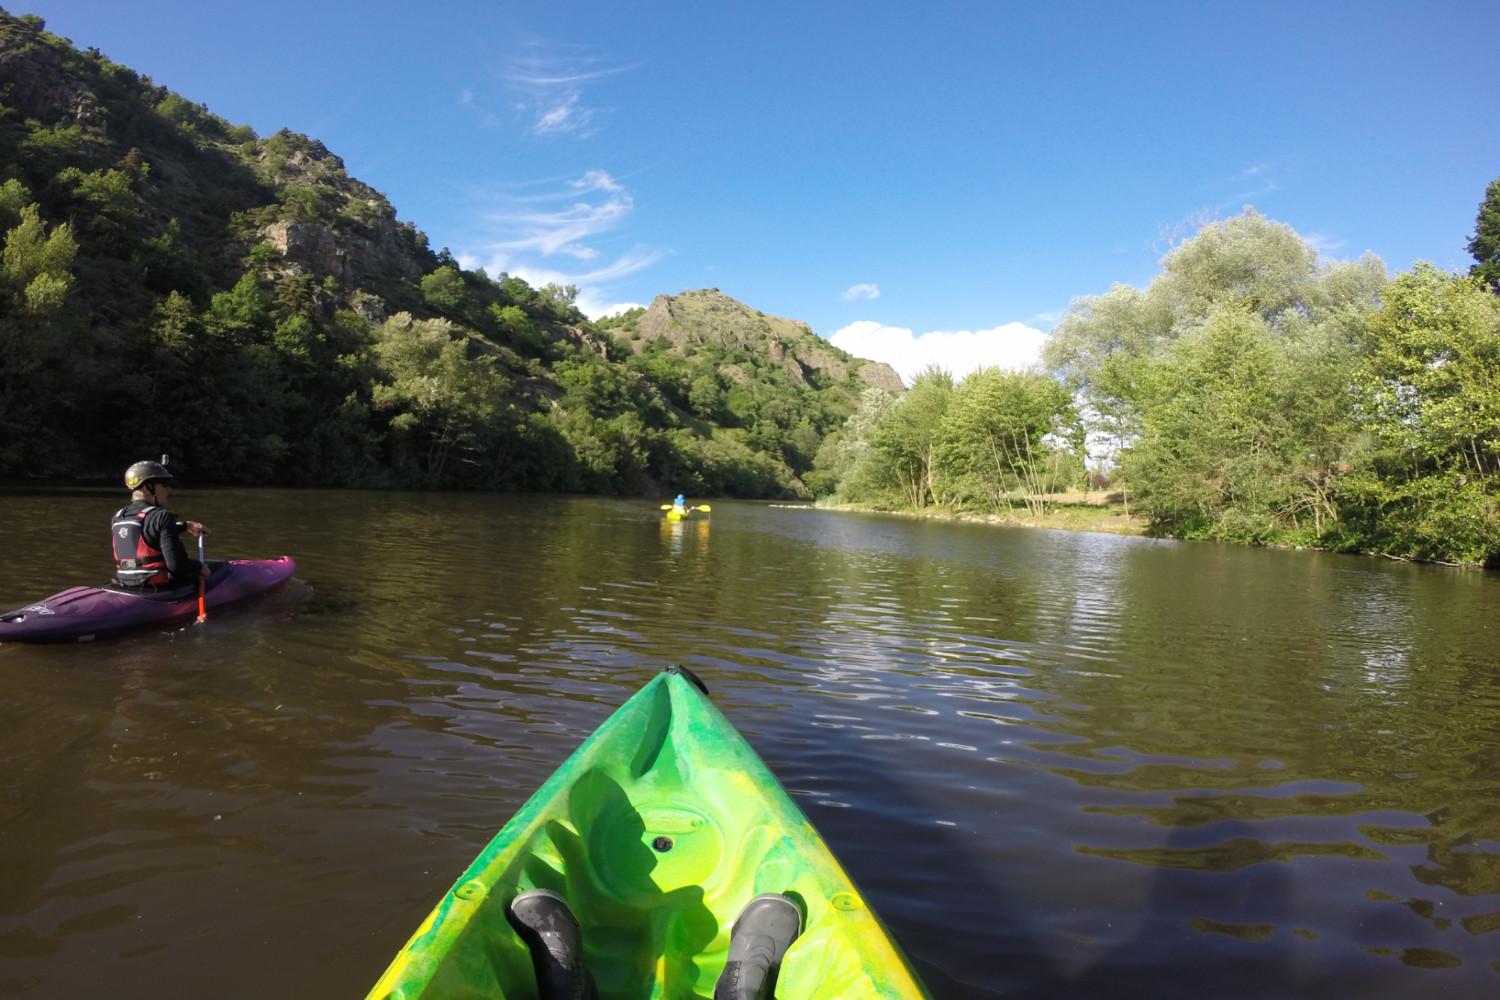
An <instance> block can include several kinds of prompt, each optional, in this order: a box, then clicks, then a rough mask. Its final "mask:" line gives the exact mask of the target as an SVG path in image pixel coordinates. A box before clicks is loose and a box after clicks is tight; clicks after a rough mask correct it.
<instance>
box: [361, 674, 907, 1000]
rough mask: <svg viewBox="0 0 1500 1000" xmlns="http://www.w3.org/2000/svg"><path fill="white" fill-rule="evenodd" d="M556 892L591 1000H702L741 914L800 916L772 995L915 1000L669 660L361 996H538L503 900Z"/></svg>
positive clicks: (880, 942)
mask: <svg viewBox="0 0 1500 1000" xmlns="http://www.w3.org/2000/svg"><path fill="white" fill-rule="evenodd" d="M530 889H546V890H550V891H551V892H555V893H556V894H557V895H559V896H560V897H562V899H563V900H566V902H567V904H568V906H569V907H570V908H571V910H572V912H573V913H574V914H575V915H576V917H577V920H578V923H579V925H581V927H582V933H583V952H584V963H585V964H586V966H587V968H588V969H589V971H590V973H591V974H592V976H593V979H594V981H595V983H597V986H598V992H599V996H600V997H601V998H602V1000H690V998H692V997H694V996H697V997H710V996H712V995H713V992H714V984H715V981H716V979H717V978H718V977H719V974H720V972H721V971H722V970H723V968H724V965H725V961H726V956H727V954H728V951H729V945H730V931H731V928H732V927H733V925H734V922H735V918H736V917H737V916H738V915H739V913H740V911H741V909H742V908H744V907H745V905H746V904H747V903H748V902H749V901H750V900H752V899H753V898H755V897H756V896H757V895H760V894H763V893H778V894H781V895H784V896H786V897H788V898H790V899H791V900H792V901H794V902H795V903H796V904H797V906H798V908H799V909H800V910H801V911H802V916H803V919H802V931H801V934H800V936H799V937H797V938H796V940H795V941H793V942H792V945H791V948H790V950H788V951H787V952H786V955H785V958H784V959H783V961H782V963H781V968H780V971H779V975H778V978H777V980H776V991H775V992H776V996H777V997H778V998H779V1000H815V998H825V997H826V998H834V997H840V998H863V997H871V998H873V997H881V998H886V1000H898V998H924V997H926V993H925V992H924V991H923V988H922V986H921V984H920V983H919V981H918V980H917V978H916V976H915V974H914V973H913V972H912V971H911V969H910V967H909V966H908V965H907V962H906V960H905V958H904V957H903V956H902V954H901V951H900V949H899V948H898V947H897V945H896V943H895V942H894V941H893V940H892V938H891V936H890V934H889V933H888V932H887V931H886V929H885V927H884V925H883V924H882V923H881V921H880V918H879V917H877V916H876V915H875V913H874V911H873V910H871V909H870V907H869V904H868V903H866V901H865V899H864V897H863V896H862V895H861V894H860V892H859V890H858V889H857V888H855V886H854V883H853V882H852V881H851V880H850V878H849V876H848V875H846V874H845V873H844V870H843V868H842V867H841V866H840V865H839V863H838V861H837V860H835V858H834V856H833V854H832V853H831V852H830V851H829V849H828V847H827V845H826V844H825V843H824V842H823V839H822V837H820V836H819V835H818V832H817V831H816V830H815V829H813V826H812V824H811V823H810V822H809V821H808V819H807V817H806V816H805V815H803V813H802V811H801V810H800V809H798V808H797V806H796V805H795V804H794V803H793V802H792V800H791V799H790V798H789V797H788V796H787V794H786V792H785V791H784V790H783V789H782V788H781V785H780V784H778V783H777V781H776V778H775V777H774V776H773V775H772V774H771V772H770V770H769V769H768V768H767V767H766V765H765V763H764V762H762V761H761V759H760V758H759V757H758V756H756V754H755V751H754V750H752V749H751V748H750V745H749V744H748V743H746V742H745V740H744V738H743V737H741V736H740V734H739V733H738V732H736V731H735V729H734V727H733V726H732V725H730V723H729V721H728V720H727V719H725V718H724V716H723V714H721V713H720V712H719V710H718V709H717V708H715V707H714V705H713V703H712V702H710V701H709V699H708V697H707V694H706V692H705V691H704V690H703V688H702V685H701V682H699V681H698V679H697V678H696V677H693V676H692V674H691V673H689V672H688V671H686V670H684V669H682V668H677V667H674V668H671V669H669V670H668V671H666V672H664V673H662V674H659V675H658V676H657V677H655V678H654V679H652V680H651V681H650V682H649V683H648V684H646V686H645V687H643V688H642V689H641V690H640V691H638V692H636V694H635V695H633V696H632V697H631V698H630V699H629V700H628V701H627V702H626V703H625V704H624V705H623V706H621V707H620V708H619V709H618V710H617V711H616V712H615V713H614V714H613V715H611V716H610V717H609V718H608V719H606V720H605V721H604V723H603V724H602V725H601V726H600V727H599V729H598V730H597V731H595V732H594V734H593V735H592V736H590V737H589V738H588V739H587V740H585V741H584V743H583V745H582V746H580V747H579V748H578V750H577V751H575V752H574V754H573V755H572V756H571V757H569V758H568V759H567V760H566V761H564V762H563V764H562V766H561V767H559V768H558V769H557V771H556V772H555V773H554V774H553V775H552V777H551V778H549V779H548V780H547V782H546V783H545V784H543V785H542V787H541V788H540V789H539V790H538V791H537V792H536V794H535V795H533V796H532V797H531V799H529V800H528V801H527V802H526V804H525V805H524V806H522V807H521V810H520V811H519V812H517V813H516V815H515V816H514V817H512V818H511V820H510V822H508V823H506V824H505V826H504V828H503V829H501V830H500V832H499V833H498V834H497V835H496V836H495V839H494V840H492V841H490V843H489V845H488V846H487V847H486V848H485V849H484V851H483V852H481V853H480V855H479V857H477V858H476V859H475V860H474V863H473V864H471V865H470V866H469V869H468V871H466V872H464V874H463V876H462V877H461V878H460V879H459V880H458V882H457V883H456V884H455V885H454V886H453V888H452V889H451V890H450V891H449V892H448V893H447V895H445V896H444V897H443V899H442V901H441V902H440V903H439V904H438V905H437V908H436V909H434V910H433V911H432V913H431V914H430V915H429V916H428V917H427V919H426V921H425V922H424V923H423V924H422V926H421V927H420V928H418V930H417V932H416V934H415V935H413V937H412V938H411V940H410V941H409V942H407V944H406V947H405V948H403V949H402V950H401V952H400V953H399V954H398V955H397V956H396V958H395V960H394V961H393V962H392V963H391V965H390V967H389V968H388V969H387V970H386V972H385V975H384V976H382V977H381V979H380V981H379V982H378V983H377V984H376V986H375V988H374V989H373V990H372V991H371V992H370V994H369V997H368V1000H419V998H421V1000H439V998H442V1000H448V998H452V1000H458V998H463V1000H470V998H481V997H485V998H505V1000H535V998H536V997H537V986H536V979H535V974H534V973H533V969H532V960H531V955H530V952H529V951H528V950H527V947H526V945H525V944H523V943H522V941H521V938H520V937H519V936H518V935H517V934H516V932H515V931H514V930H512V927H511V925H510V923H509V922H508V921H507V919H506V907H507V906H508V905H509V903H510V901H511V900H512V899H514V898H515V897H516V895H517V894H519V893H521V892H525V891H527V890H530Z"/></svg>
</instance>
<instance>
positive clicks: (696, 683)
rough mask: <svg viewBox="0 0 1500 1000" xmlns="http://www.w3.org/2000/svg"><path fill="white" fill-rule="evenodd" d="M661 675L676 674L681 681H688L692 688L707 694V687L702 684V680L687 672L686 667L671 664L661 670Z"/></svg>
mask: <svg viewBox="0 0 1500 1000" xmlns="http://www.w3.org/2000/svg"><path fill="white" fill-rule="evenodd" d="M662 673H665V674H677V675H678V676H680V677H682V678H683V679H685V680H687V681H690V682H691V683H692V685H693V687H695V688H697V689H698V690H699V691H702V692H703V693H704V694H708V685H707V684H704V683H703V680H702V678H700V677H699V676H698V675H697V674H695V673H693V672H692V671H691V670H689V669H688V668H687V667H684V666H683V665H682V664H680V663H674V664H672V665H671V666H670V667H668V668H667V669H665V670H663V671H662Z"/></svg>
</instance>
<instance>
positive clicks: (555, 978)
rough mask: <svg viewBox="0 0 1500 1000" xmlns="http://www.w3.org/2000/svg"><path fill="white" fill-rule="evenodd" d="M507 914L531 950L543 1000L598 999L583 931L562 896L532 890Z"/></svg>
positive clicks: (510, 907)
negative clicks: (586, 961) (585, 958)
mask: <svg viewBox="0 0 1500 1000" xmlns="http://www.w3.org/2000/svg"><path fill="white" fill-rule="evenodd" d="M505 916H506V919H508V920H509V921H510V925H511V926H512V927H514V928H515V929H516V933H517V934H519V935H520V936H521V940H522V941H525V942H526V947H527V948H530V949H531V965H532V967H533V968H534V969H535V970H536V988H537V996H538V997H539V998H540V1000H596V998H597V997H598V996H599V992H598V990H597V989H596V988H595V987H594V977H593V976H590V975H589V970H588V969H587V968H586V967H585V966H584V964H583V930H582V928H580V927H579V926H578V918H577V917H575V916H573V911H572V910H570V909H568V904H567V903H565V902H563V898H562V897H561V896H559V895H558V894H557V893H555V892H553V891H552V890H550V889H528V890H527V891H526V892H523V893H521V894H520V895H519V896H517V897H516V898H515V899H513V900H511V901H510V906H508V907H506V910H505Z"/></svg>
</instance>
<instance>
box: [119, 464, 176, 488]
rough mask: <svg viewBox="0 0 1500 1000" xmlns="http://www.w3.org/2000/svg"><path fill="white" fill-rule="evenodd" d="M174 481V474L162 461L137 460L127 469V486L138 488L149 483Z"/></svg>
mask: <svg viewBox="0 0 1500 1000" xmlns="http://www.w3.org/2000/svg"><path fill="white" fill-rule="evenodd" d="M171 481H172V474H171V473H170V472H168V471H167V467H166V466H165V465H162V464H161V463H160V462H152V461H149V460H148V461H145V462H137V463H135V464H134V465H132V466H131V467H130V468H128V469H126V470H125V487H126V489H130V490H138V489H140V488H141V487H142V486H145V485H146V484H147V483H153V482H168V483H170V482H171Z"/></svg>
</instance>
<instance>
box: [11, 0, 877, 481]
mask: <svg viewBox="0 0 1500 1000" xmlns="http://www.w3.org/2000/svg"><path fill="white" fill-rule="evenodd" d="M0 233H4V234H5V238H4V244H5V245H4V247H3V251H4V252H3V263H0V356H4V357H5V359H6V363H5V365H4V366H0V475H6V476H11V477H14V476H33V475H49V476H70V477H79V476H83V477H91V476H99V477H105V476H111V475H113V473H114V472H115V471H116V470H118V469H120V468H123V467H124V466H125V465H126V464H128V463H129V462H130V461H132V460H134V459H135V458H139V457H140V456H141V455H150V454H160V453H163V452H168V453H171V454H172V455H173V456H174V461H175V462H177V463H179V466H180V468H181V469H182V471H183V472H184V474H186V475H188V476H190V477H196V478H198V479H199V480H200V481H217V482H256V483H308V484H321V485H367V486H368V485H376V486H378V485H393V486H430V487H445V488H452V487H468V488H490V489H519V490H585V491H600V492H622V491H623V492H645V493H654V492H675V491H679V490H686V491H688V492H692V493H695V494H697V495H711V494H715V493H718V494H724V493H728V494H731V495H744V496H795V495H805V494H806V493H807V487H806V486H805V484H804V476H805V475H806V474H807V473H809V472H811V471H813V470H814V467H815V465H816V462H817V458H816V456H817V453H818V450H819V448H820V447H821V445H822V443H823V441H824V439H825V438H827V437H828V436H829V435H830V434H835V433H837V432H838V430H839V428H840V427H842V425H843V422H844V421H845V419H846V418H847V417H848V416H849V415H850V414H851V413H852V412H853V411H854V408H855V407H856V406H857V405H858V400H859V397H860V394H861V392H862V390H864V389H865V388H866V387H869V386H879V387H882V388H885V389H887V390H889V391H892V392H898V391H900V388H901V386H900V381H899V379H898V378H897V377H896V376H895V373H894V372H893V371H891V370H890V369H889V368H887V367H886V366H884V365H875V364H872V363H869V362H863V361H861V360H860V359H857V358H853V357H850V356H849V355H848V354H846V353H844V352H842V351H840V350H838V349H837V348H834V347H832V346H831V345H829V344H828V343H827V342H825V341H822V340H821V339H819V338H818V337H816V336H815V335H814V334H813V333H812V331H811V330H809V329H808V327H807V325H806V324H803V323H797V322H794V321H789V320H784V319H780V318H778V317H772V316H766V315H764V314H761V313H759V312H756V311H754V310H753V309H751V308H750V307H748V306H745V305H743V304H741V303H739V302H736V301H735V300H733V299H731V298H729V297H728V296H726V295H723V294H721V293H719V292H718V291H716V290H705V291H701V292H690V293H684V294H683V295H679V296H659V297H658V298H657V299H656V301H655V302H653V303H652V306H651V308H650V309H648V310H645V311H644V312H643V313H640V314H638V315H636V316H634V317H632V318H631V320H630V321H629V322H626V323H624V324H623V325H614V326H613V327H612V328H611V329H609V330H601V329H599V328H598V327H597V326H596V325H594V324H592V323H590V322H589V321H588V320H587V318H586V317H584V316H583V315H582V314H581V313H580V312H579V311H578V309H577V308H576V306H575V305H574V302H573V296H574V294H575V293H574V290H573V289H571V288H561V287H557V286H548V287H546V288H541V289H534V288H531V287H530V286H529V285H527V283H526V282H524V281H521V280H520V279H518V278H514V277H511V276H509V275H505V274H502V275H499V276H497V277H494V278H491V277H490V276H488V275H486V274H485V273H484V272H482V271H465V270H463V269H462V268H461V267H460V266H459V265H458V264H457V262H456V261H455V260H454V259H453V258H452V256H451V255H449V253H448V252H447V250H446V249H445V250H441V251H436V252H435V251H434V250H433V249H432V248H431V247H430V246H429V245H428V241H427V238H426V236H425V235H424V234H423V233H422V232H421V231H420V230H418V229H417V227H416V226H415V225H414V224H413V223H411V222H408V221H400V220H398V218H397V214H396V210H395V208H394V206H393V205H391V203H390V202H389V201H388V200H387V199H386V198H385V196H383V195H382V194H381V193H380V192H378V191H376V190H375V189H373V188H372V187H370V186H369V185H368V184H366V183H364V182H362V181H360V180H358V179H356V178H353V177H350V176H349V175H348V173H347V171H346V170H345V167H344V163H343V161H342V160H340V159H339V157H338V156H336V155H335V154H334V153H333V152H331V151H330V150H328V149H327V148H326V147H324V145H323V144H322V143H321V142H319V141H318V140H316V139H314V138H311V137H308V136H304V135H299V134H296V133H292V132H289V131H286V130H282V131H280V132H277V133H275V134H273V135H270V136H264V137H263V136H259V135H257V134H256V133H255V131H254V130H253V129H251V128H249V127H248V126H244V125H234V124H231V123H229V122H226V121H224V120H223V119H222V118H219V117H218V116H216V115H214V114H212V113H211V112H210V111H209V110H208V109H207V108H206V107H204V106H203V105H201V104H197V103H194V102H193V101H192V100H191V99H190V98H187V97H183V96H181V95H178V94H176V93H173V92H171V91H169V90H167V89H166V88H164V87H161V86H158V85H156V84H155V83H153V82H152V81H151V79H150V78H149V77H147V76H143V75H141V74H140V73H138V72H136V71H135V70H134V69H131V68H129V67H126V66H122V65H119V64H116V63H114V62H112V61H111V60H110V59H109V58H108V57H107V56H106V55H105V54H103V53H101V52H99V51H98V50H97V49H86V50H82V51H80V50H79V49H78V48H77V47H75V46H74V44H73V43H72V42H71V41H69V40H67V39H62V38H59V37H57V36H55V35H53V34H51V33H49V32H47V31H46V29H45V24H44V23H43V22H42V21H41V19H40V18H36V17H32V16H29V15H28V16H24V17H15V16H12V15H10V14H8V13H6V12H4V11H0Z"/></svg>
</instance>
